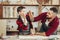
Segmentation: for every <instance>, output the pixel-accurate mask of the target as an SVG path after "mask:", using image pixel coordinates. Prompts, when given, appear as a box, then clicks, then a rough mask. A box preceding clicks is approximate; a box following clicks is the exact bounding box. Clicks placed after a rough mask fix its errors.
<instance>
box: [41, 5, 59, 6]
mask: <svg viewBox="0 0 60 40" xmlns="http://www.w3.org/2000/svg"><path fill="white" fill-rule="evenodd" d="M42 6H60V5H42Z"/></svg>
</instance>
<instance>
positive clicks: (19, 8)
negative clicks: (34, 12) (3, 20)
mask: <svg viewBox="0 0 60 40" xmlns="http://www.w3.org/2000/svg"><path fill="white" fill-rule="evenodd" d="M22 9H25V7H23V6H19V7H18V8H17V12H19V11H21V10H22Z"/></svg>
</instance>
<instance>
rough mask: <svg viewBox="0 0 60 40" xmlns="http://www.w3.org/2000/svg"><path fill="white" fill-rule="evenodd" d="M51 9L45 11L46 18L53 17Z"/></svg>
mask: <svg viewBox="0 0 60 40" xmlns="http://www.w3.org/2000/svg"><path fill="white" fill-rule="evenodd" d="M53 15H54V14H53V11H51V10H49V11H48V12H47V18H48V19H51V18H52V17H53Z"/></svg>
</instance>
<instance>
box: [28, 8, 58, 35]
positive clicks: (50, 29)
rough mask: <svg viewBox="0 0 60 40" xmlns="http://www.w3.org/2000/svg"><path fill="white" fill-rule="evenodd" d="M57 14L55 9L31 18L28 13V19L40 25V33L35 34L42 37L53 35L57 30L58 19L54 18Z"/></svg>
mask: <svg viewBox="0 0 60 40" xmlns="http://www.w3.org/2000/svg"><path fill="white" fill-rule="evenodd" d="M57 13H58V10H57V9H56V8H55V7H52V8H50V10H49V11H48V12H44V13H41V14H40V15H38V16H37V17H33V16H32V13H31V11H30V14H29V15H30V19H31V20H32V21H33V22H37V21H41V23H42V27H41V30H40V32H39V33H36V34H39V35H42V36H49V35H51V34H53V33H54V32H55V31H56V30H57V28H58V25H59V19H58V17H57V16H56V14H57ZM47 21H48V22H47Z"/></svg>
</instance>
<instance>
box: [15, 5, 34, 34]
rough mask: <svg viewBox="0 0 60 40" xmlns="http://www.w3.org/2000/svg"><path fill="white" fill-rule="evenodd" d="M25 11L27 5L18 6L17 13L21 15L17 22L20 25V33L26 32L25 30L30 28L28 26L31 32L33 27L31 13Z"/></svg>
mask: <svg viewBox="0 0 60 40" xmlns="http://www.w3.org/2000/svg"><path fill="white" fill-rule="evenodd" d="M24 12H25V7H23V6H20V7H18V8H17V13H18V14H19V16H18V19H17V21H16V23H17V25H18V30H19V33H22V34H24V31H26V30H28V27H29V32H30V29H32V28H33V26H32V22H31V21H30V17H29V15H28V14H27V15H25V14H24Z"/></svg>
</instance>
